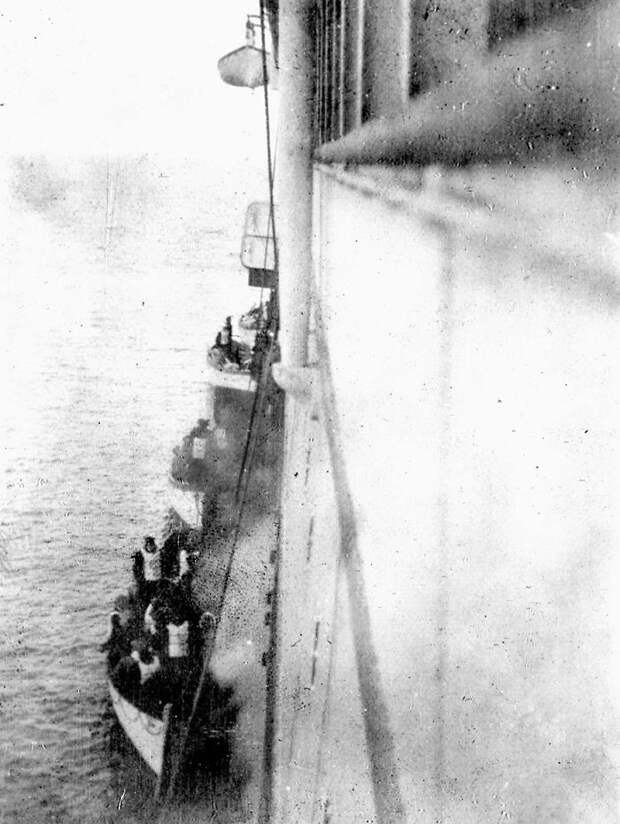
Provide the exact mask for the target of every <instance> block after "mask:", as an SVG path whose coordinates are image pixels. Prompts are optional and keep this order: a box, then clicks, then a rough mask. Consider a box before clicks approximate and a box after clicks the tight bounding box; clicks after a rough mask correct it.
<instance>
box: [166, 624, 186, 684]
mask: <svg viewBox="0 0 620 824" xmlns="http://www.w3.org/2000/svg"><path fill="white" fill-rule="evenodd" d="M166 631H167V636H168V649H167V653H168V655H167V660H166V681H167V682H168V687H169V689H170V691H171V695H173V696H175V697H176V698H177V699H178V700H181V698H182V694H183V688H184V686H185V684H186V682H187V678H188V674H189V621H188V620H187V619H185V620H184V616H183V615H182V614H180V612H174V613H173V614H172V616H171V618H170V622H169V623H168V624H167V626H166Z"/></svg>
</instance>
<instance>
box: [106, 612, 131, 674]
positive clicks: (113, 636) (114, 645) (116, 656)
mask: <svg viewBox="0 0 620 824" xmlns="http://www.w3.org/2000/svg"><path fill="white" fill-rule="evenodd" d="M99 651H100V652H107V653H108V670H109V671H110V672H112V671H113V670H114V668H115V667H116V665H117V664H118V662H119V661H120V660H121V658H123V656H125V655H129V653H130V652H131V645H130V642H129V638H128V637H127V633H126V631H125V630H124V629H123V626H122V624H121V616H120V613H118V612H116V611H115V612H113V613H112V614H111V615H110V631H109V633H108V637H107V638H106V640H105V641H104V642H103V643H102V644H101V645H100V646H99Z"/></svg>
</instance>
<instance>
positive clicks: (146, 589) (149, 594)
mask: <svg viewBox="0 0 620 824" xmlns="http://www.w3.org/2000/svg"><path fill="white" fill-rule="evenodd" d="M133 558H134V566H133V574H134V578H135V580H136V586H137V587H138V600H139V601H140V603H141V604H142V607H143V609H146V607H147V606H148V604H149V603H150V602H151V601H152V599H153V598H154V597H155V596H156V595H157V592H158V590H159V585H160V581H161V556H160V552H159V550H158V549H157V544H156V543H155V539H154V538H152V537H151V536H150V535H149V536H147V537H146V538H145V539H144V547H143V549H141V550H140V551H139V552H136V553H135V555H134V556H133Z"/></svg>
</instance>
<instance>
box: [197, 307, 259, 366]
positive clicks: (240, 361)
mask: <svg viewBox="0 0 620 824" xmlns="http://www.w3.org/2000/svg"><path fill="white" fill-rule="evenodd" d="M207 360H208V362H209V363H210V364H211V366H212V367H213V368H214V369H218V370H219V371H222V372H236V371H238V370H241V371H247V370H248V369H249V368H250V363H251V361H252V348H251V347H250V346H248V344H247V343H243V341H239V340H237V339H236V338H234V337H233V329H232V318H231V316H230V315H229V316H228V317H227V318H226V320H225V322H224V325H223V326H222V328H221V329H220V331H219V332H218V333H217V335H216V337H215V343H214V345H213V346H212V347H211V348H210V349H209V351H208V353H207Z"/></svg>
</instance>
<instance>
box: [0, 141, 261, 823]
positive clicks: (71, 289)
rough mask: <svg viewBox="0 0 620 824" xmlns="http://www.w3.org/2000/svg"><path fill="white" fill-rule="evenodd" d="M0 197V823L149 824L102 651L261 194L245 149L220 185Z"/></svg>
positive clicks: (113, 174)
mask: <svg viewBox="0 0 620 824" xmlns="http://www.w3.org/2000/svg"><path fill="white" fill-rule="evenodd" d="M110 181H111V182H110ZM1 182H2V186H3V192H4V200H3V205H4V207H5V208H4V213H5V224H6V225H5V227H4V228H3V230H2V231H3V234H2V244H1V249H0V264H1V271H2V278H1V283H0V305H1V307H2V324H1V329H0V336H1V337H0V340H1V342H2V351H3V357H2V366H1V369H2V373H1V375H0V377H1V381H2V390H1V392H2V397H3V399H2V401H0V415H1V417H0V425H1V427H2V429H1V431H2V434H3V437H2V439H1V440H0V478H1V483H0V490H1V495H0V603H1V613H0V614H1V615H2V631H1V632H0V730H1V735H0V751H1V757H0V774H1V789H0V822H13V821H17V820H27V821H29V822H32V824H38V822H54V821H58V822H73V821H76V822H77V821H80V822H99V821H116V820H123V821H134V820H137V821H141V820H145V818H146V817H150V818H151V820H154V818H157V817H158V815H160V814H158V813H157V812H156V811H154V808H153V807H152V806H150V802H149V793H150V790H151V785H150V783H149V780H148V776H146V777H145V776H144V775H143V774H142V772H141V770H140V768H139V766H137V765H131V764H128V763H127V759H130V758H131V756H130V755H127V754H124V753H123V752H121V753H120V754H119V753H118V752H117V751H116V749H115V746H114V740H112V739H114V729H113V726H114V725H113V721H112V719H111V717H110V712H109V705H108V700H107V696H106V688H105V681H104V662H103V656H102V655H101V654H100V653H99V652H98V650H97V645H98V643H99V642H100V641H101V640H102V638H103V637H104V636H105V632H106V624H107V615H108V613H109V611H110V608H111V604H112V601H113V599H114V596H115V595H116V594H117V593H119V592H121V591H123V589H124V588H125V587H126V586H127V583H128V581H129V578H130V555H131V553H132V552H133V551H134V550H135V548H136V547H137V545H138V544H139V542H140V540H141V537H142V536H143V535H144V534H150V533H152V534H155V535H159V533H160V531H161V528H162V525H163V517H164V514H165V512H166V509H167V486H166V484H167V482H166V476H167V471H168V468H169V463H170V457H171V449H172V447H173V446H174V445H175V444H176V443H178V442H179V441H180V439H181V437H182V436H183V434H185V432H187V430H188V429H189V428H190V427H191V426H192V425H193V424H194V422H195V421H196V418H197V417H199V416H200V414H201V411H202V404H203V394H204V372H203V366H204V363H205V350H206V346H207V343H208V342H209V340H210V338H211V337H212V335H213V334H214V332H215V330H216V327H217V324H218V323H219V322H220V321H221V320H222V319H223V317H224V316H225V315H226V314H228V313H230V312H231V311H233V312H234V311H236V310H238V309H239V307H240V306H244V301H245V302H247V299H248V296H249V291H248V289H247V286H246V279H245V275H244V273H243V271H242V270H241V269H240V266H239V260H238V249H239V244H240V235H241V227H242V224H243V213H244V209H245V206H246V205H247V202H249V201H250V200H251V199H260V198H263V197H264V189H263V185H264V181H263V178H262V177H261V175H260V174H259V173H258V172H257V163H256V159H255V156H254V155H253V154H252V153H251V152H248V153H247V156H245V159H244V160H243V162H241V163H239V164H238V165H237V166H236V167H235V168H234V169H233V170H232V171H231V170H230V169H225V168H223V167H222V165H221V164H217V163H214V162H209V161H207V160H203V161H200V160H193V161H190V160H179V159H174V160H171V159H163V158H160V157H157V158H154V157H150V156H142V157H130V158H111V159H109V158H79V159H67V158H61V159H58V158H56V159H50V158H42V157H37V158H11V159H8V160H7V161H6V164H5V166H4V172H3V180H2V181H1ZM106 226H107V230H106ZM250 297H251V296H250ZM161 820H164V819H161ZM166 820H167V819H166ZM175 820H176V819H175ZM179 820H180V819H179ZM203 820H207V819H203Z"/></svg>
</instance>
